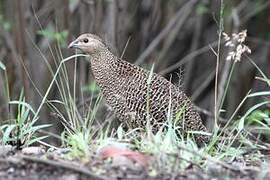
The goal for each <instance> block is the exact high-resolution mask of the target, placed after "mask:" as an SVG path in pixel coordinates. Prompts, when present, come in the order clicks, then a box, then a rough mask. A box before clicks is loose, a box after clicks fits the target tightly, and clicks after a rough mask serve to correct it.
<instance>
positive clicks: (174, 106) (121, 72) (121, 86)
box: [91, 49, 208, 142]
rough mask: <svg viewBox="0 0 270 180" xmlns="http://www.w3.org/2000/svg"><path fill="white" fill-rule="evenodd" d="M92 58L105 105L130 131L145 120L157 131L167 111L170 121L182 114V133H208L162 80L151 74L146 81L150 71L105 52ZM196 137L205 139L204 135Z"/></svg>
mask: <svg viewBox="0 0 270 180" xmlns="http://www.w3.org/2000/svg"><path fill="white" fill-rule="evenodd" d="M91 56H92V59H91V69H92V71H93V74H94V77H95V79H96V81H97V83H98V84H99V86H100V87H101V90H102V93H103V96H104V98H105V100H106V102H107V103H108V104H109V105H110V106H111V107H112V108H113V110H114V112H115V115H116V116H117V117H118V118H119V120H120V121H122V122H124V124H126V125H127V126H128V127H129V128H138V127H142V128H144V127H145V126H146V123H147V119H148V120H150V124H152V126H153V131H155V132H156V131H158V130H159V128H160V127H161V125H162V124H164V121H166V119H167V118H168V112H170V114H171V116H170V117H172V119H175V118H176V117H177V115H179V114H182V116H181V119H180V120H179V127H180V129H181V130H182V131H183V132H186V131H189V130H191V131H205V132H206V131H207V129H206V127H205V126H204V125H203V124H202V120H201V118H200V116H199V114H198V113H197V112H196V110H195V108H194V106H193V104H192V103H191V101H190V99H189V98H188V97H187V96H186V95H185V93H184V92H183V91H181V90H180V89H179V87H177V86H175V85H174V84H172V83H171V82H170V81H168V80H166V79H165V78H164V77H162V76H160V75H158V74H155V73H153V74H152V77H151V80H150V81H148V79H149V77H150V72H149V71H147V70H145V69H143V68H141V67H139V66H136V65H134V64H131V63H129V62H126V61H124V60H121V59H119V58H118V57H116V56H115V55H113V54H112V53H111V52H110V51H109V50H108V49H106V50H104V51H101V52H99V53H95V54H92V55H91ZM169 109H170V111H169ZM180 112H181V113H180ZM195 138H196V140H197V141H199V142H205V141H207V140H208V137H207V136H204V135H197V136H195Z"/></svg>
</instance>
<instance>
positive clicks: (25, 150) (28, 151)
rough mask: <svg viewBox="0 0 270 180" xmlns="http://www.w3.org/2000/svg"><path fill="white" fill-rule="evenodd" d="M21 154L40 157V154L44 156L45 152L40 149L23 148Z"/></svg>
mask: <svg viewBox="0 0 270 180" xmlns="http://www.w3.org/2000/svg"><path fill="white" fill-rule="evenodd" d="M22 153H23V154H27V155H30V154H31V155H33V154H34V155H40V154H44V153H45V150H44V149H43V148H42V147H38V146H32V147H26V148H23V149H22Z"/></svg>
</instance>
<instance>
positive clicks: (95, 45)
mask: <svg viewBox="0 0 270 180" xmlns="http://www.w3.org/2000/svg"><path fill="white" fill-rule="evenodd" d="M68 48H76V49H80V50H81V51H83V52H84V53H88V54H94V53H98V52H100V51H102V50H105V49H107V47H106V45H105V44H104V43H103V41H102V39H101V38H99V37H98V36H96V35H94V34H82V35H80V36H79V37H78V38H77V39H76V40H74V41H72V42H71V43H70V44H69V45H68Z"/></svg>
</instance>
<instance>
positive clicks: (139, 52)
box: [0, 0, 270, 131]
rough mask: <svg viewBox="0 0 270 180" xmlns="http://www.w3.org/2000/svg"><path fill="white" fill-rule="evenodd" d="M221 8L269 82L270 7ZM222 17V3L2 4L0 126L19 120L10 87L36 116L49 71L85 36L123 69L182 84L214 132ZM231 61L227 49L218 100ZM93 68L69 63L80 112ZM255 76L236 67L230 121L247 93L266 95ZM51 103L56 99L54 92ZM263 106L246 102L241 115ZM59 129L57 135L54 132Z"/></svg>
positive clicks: (237, 1) (108, 0)
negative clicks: (96, 39) (134, 67)
mask: <svg viewBox="0 0 270 180" xmlns="http://www.w3.org/2000/svg"><path fill="white" fill-rule="evenodd" d="M224 3H225V6H224V14H223V24H224V31H225V32H226V33H227V34H229V35H230V34H232V33H234V32H235V33H238V32H240V31H242V30H245V29H247V33H248V37H247V42H246V44H247V45H248V46H249V47H250V49H251V50H252V53H251V55H250V57H251V58H252V59H253V60H254V61H255V62H256V64H257V65H258V66H259V67H260V68H261V70H262V71H263V72H264V73H266V74H267V75H268V77H269V75H270V61H269V57H270V54H269V52H270V49H269V47H270V42H269V38H270V1H269V0H226V1H225V2H224ZM219 17H220V1H218V0H215V1H213V0H212V1H211V0H136V1H134V0H0V61H1V62H2V64H4V65H5V67H6V71H0V121H5V120H7V119H8V118H10V116H14V115H15V113H13V111H14V110H13V111H12V107H9V106H8V105H7V102H8V99H9V98H7V92H5V86H6V82H8V87H9V88H8V91H9V96H10V99H11V100H17V99H18V98H19V95H20V93H21V91H22V89H24V95H25V97H26V101H27V102H28V103H29V104H31V106H32V107H33V108H34V109H37V108H38V106H39V104H40V102H41V99H42V98H41V96H40V94H39V93H38V91H39V92H40V93H41V95H44V94H45V92H46V90H47V88H48V86H49V83H50V82H51V80H52V77H53V76H52V75H51V74H50V73H49V69H48V64H50V65H51V66H52V69H53V71H55V70H56V68H57V63H56V62H58V64H59V62H60V61H61V59H62V57H63V58H65V57H68V56H70V55H72V54H74V51H73V50H70V49H68V48H67V45H68V43H69V42H70V41H72V40H73V39H75V38H76V37H77V36H78V35H80V34H81V33H85V32H91V33H95V34H98V35H99V36H101V37H102V38H103V39H104V40H105V42H106V43H107V44H108V46H109V47H110V49H111V50H112V51H113V52H114V53H115V54H117V55H118V56H121V55H123V59H125V60H126V61H129V62H131V63H136V64H138V65H140V66H143V67H145V68H148V69H149V68H151V65H152V64H155V72H157V73H160V74H162V75H164V76H165V77H166V78H167V79H170V78H171V79H172V81H173V82H174V83H175V84H180V86H181V87H182V88H183V89H184V90H185V92H186V93H187V94H188V96H190V97H191V98H192V99H193V101H194V102H195V104H196V105H197V106H198V107H200V108H201V109H202V110H203V111H207V113H206V114H207V115H206V114H205V113H202V117H203V119H204V121H205V123H206V124H207V126H208V127H212V126H213V116H212V115H211V113H213V109H214V82H215V65H216V56H215V54H214V52H213V50H211V49H214V50H217V45H218V33H219V20H220V18H219ZM124 50H125V51H124ZM123 52H124V53H123ZM122 53H123V54H122ZM227 55H228V50H227V48H226V47H224V46H223V45H222V46H221V66H220V67H221V68H220V71H219V80H218V82H219V86H220V88H219V93H221V94H222V93H223V89H224V86H225V83H226V79H227V77H228V74H229V70H230V67H231V65H232V62H231V61H226V60H225V59H226V57H227ZM89 66H90V65H89V63H88V62H87V61H83V60H82V61H78V64H77V65H76V71H74V67H75V65H74V61H72V62H68V63H67V74H68V76H69V78H68V79H66V80H67V81H69V82H70V84H72V83H73V81H74V72H76V75H77V76H76V78H77V86H76V88H77V91H76V92H78V94H77V96H78V99H77V103H78V104H80V103H82V101H83V100H82V99H87V97H88V96H90V95H91V94H93V92H92V91H94V90H93V82H94V80H93V77H92V75H91V71H90V68H89ZM5 73H7V77H8V81H6V80H5V76H4V74H5ZM179 74H180V75H181V78H179ZM257 75H258V72H257V70H256V69H255V68H254V66H253V65H252V64H251V63H250V62H249V61H247V60H246V59H245V57H243V58H242V60H241V61H240V62H239V63H237V64H236V68H235V71H234V73H233V76H232V82H231V86H230V87H229V90H228V94H227V96H226V99H225V104H224V109H225V111H224V112H223V113H222V114H221V116H222V117H223V118H224V120H225V121H226V118H227V117H229V116H230V115H231V114H232V112H233V111H234V110H235V109H236V107H237V106H238V104H239V102H240V101H241V100H242V99H243V98H244V96H245V95H246V93H247V92H248V91H249V90H250V89H252V90H254V91H259V90H264V89H266V88H267V86H266V85H265V83H263V82H261V81H258V80H256V79H255V77H256V76H257ZM268 88H269V87H268ZM37 90H38V91H37ZM71 91H72V88H71ZM82 92H83V93H82ZM82 94H83V95H82ZM82 97H83V98H82ZM48 99H52V100H57V99H59V89H58V88H56V86H55V85H54V86H53V88H52V89H51V92H50V94H49V97H48ZM259 101H260V99H258V98H257V99H256V98H255V99H253V100H249V101H247V102H246V103H245V104H244V106H242V108H241V110H240V112H239V115H241V113H243V112H245V111H246V110H247V109H248V107H250V106H251V105H252V104H254V103H256V102H257V103H258V102H259ZM104 109H105V108H104ZM105 110H106V109H105ZM9 112H11V113H9ZM55 119H56V117H55V116H53V115H52V113H51V110H50V109H49V108H46V107H44V108H43V109H42V112H41V114H40V123H56V122H59V121H55ZM103 119H104V118H103ZM56 124H57V123H56ZM58 125H59V126H54V127H53V128H54V130H55V131H57V128H58V127H60V123H58Z"/></svg>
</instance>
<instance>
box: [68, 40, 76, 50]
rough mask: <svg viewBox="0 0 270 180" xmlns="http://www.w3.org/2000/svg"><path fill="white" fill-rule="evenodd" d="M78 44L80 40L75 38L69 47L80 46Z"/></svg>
mask: <svg viewBox="0 0 270 180" xmlns="http://www.w3.org/2000/svg"><path fill="white" fill-rule="evenodd" d="M78 45H79V41H78V40H75V41H72V42H71V43H70V44H69V45H68V48H78Z"/></svg>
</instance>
